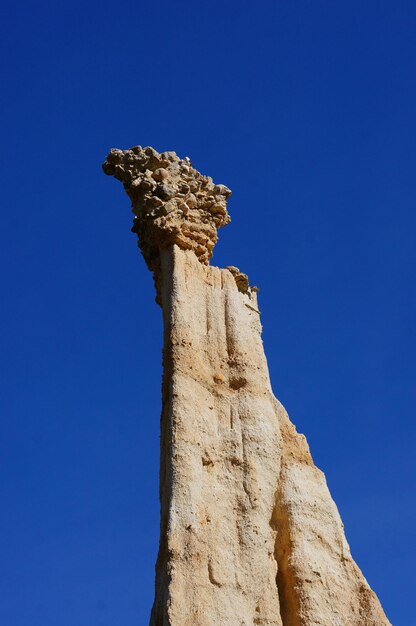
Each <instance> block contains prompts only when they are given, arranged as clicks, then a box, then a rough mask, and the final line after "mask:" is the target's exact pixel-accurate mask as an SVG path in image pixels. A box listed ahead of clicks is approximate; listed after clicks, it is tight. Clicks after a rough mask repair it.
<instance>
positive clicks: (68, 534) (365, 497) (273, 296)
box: [0, 0, 416, 626]
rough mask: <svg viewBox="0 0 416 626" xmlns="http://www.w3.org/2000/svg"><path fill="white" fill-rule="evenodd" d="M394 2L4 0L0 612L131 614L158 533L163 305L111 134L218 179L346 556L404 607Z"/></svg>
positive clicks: (400, 186)
mask: <svg viewBox="0 0 416 626" xmlns="http://www.w3.org/2000/svg"><path fill="white" fill-rule="evenodd" d="M415 33H416V3H415V2H413V1H410V0H409V1H408V2H404V1H393V0H391V1H390V2H386V1H375V0H373V1H368V2H362V1H358V0H356V1H355V0H353V1H351V0H348V1H344V2H343V1H339V2H332V1H319V0H317V1H306V0H299V1H296V0H293V1H289V0H276V1H271V0H267V1H264V2H259V3H258V4H257V6H255V3H253V2H247V1H241V0H239V1H238V2H237V1H229V2H227V1H222V2H217V1H210V2H196V3H195V2H189V1H187V2H184V1H180V0H178V1H175V2H169V3H168V2H163V1H162V0H159V1H158V2H153V3H152V2H143V1H138V0H135V1H134V2H133V1H128V2H120V3H119V4H117V3H115V2H108V1H107V0H101V1H100V2H98V1H94V2H80V1H79V0H74V1H72V2H61V1H57V2H49V3H47V2H44V1H43V0H40V1H39V0H38V1H37V2H31V1H27V2H21V1H19V0H14V2H13V3H12V2H9V3H7V6H6V5H4V6H3V9H2V20H1V33H0V34H1V37H0V47H1V55H0V63H1V68H2V74H3V79H2V87H3V89H2V91H3V95H2V101H1V105H0V107H1V122H2V127H3V128H2V150H1V156H0V158H1V161H2V164H1V173H2V187H1V190H2V216H1V217H2V219H1V224H2V226H1V229H0V256H1V266H2V270H3V272H2V275H3V277H2V296H3V297H2V303H1V329H2V332H1V345H0V349H1V354H2V359H1V397H0V402H1V406H0V410H1V430H2V435H1V450H0V458H1V459H2V460H1V467H2V470H1V480H0V483H1V484H0V487H1V494H0V497H1V508H2V515H1V521H0V553H1V554H2V564H1V570H0V584H1V591H0V622H1V623H2V624H4V625H5V626H29V625H30V626H121V625H122V626H138V625H140V626H141V625H145V624H146V623H147V620H148V616H149V611H150V606H151V602H152V595H153V571H154V561H155V558H156V551H157V540H158V501H157V497H158V430H159V411H160V378H161V344H162V335H161V331H162V327H161V314H160V310H159V309H158V307H157V306H156V305H155V303H154V293H153V286H152V280H151V277H150V274H149V273H148V271H147V270H146V268H145V266H144V262H143V260H142V258H141V257H140V255H139V252H138V251H137V249H136V245H135V237H134V236H133V235H132V234H131V233H130V232H129V229H130V225H131V214H130V210H129V203H128V199H127V197H125V196H124V194H123V190H122V187H121V185H120V184H119V183H117V182H116V181H114V180H111V179H108V178H106V177H105V176H104V175H103V174H102V172H101V167H100V166H101V162H102V161H103V160H104V158H105V155H106V153H107V151H108V150H109V148H111V147H121V148H126V147H129V146H131V145H135V144H141V145H148V144H151V145H153V146H154V147H156V148H157V149H159V150H176V151H177V152H178V154H179V155H181V156H185V155H189V156H190V157H191V159H192V161H193V163H194V165H195V167H197V168H198V169H199V170H201V171H202V172H203V173H206V174H209V175H212V176H213V178H214V180H215V181H216V182H221V183H225V184H227V185H228V186H229V187H231V188H232V189H233V191H234V193H233V196H232V198H231V201H230V203H229V209H230V212H231V214H232V218H233V223H232V224H231V225H230V226H229V227H227V228H226V229H224V230H223V232H222V233H221V237H220V243H219V244H218V246H217V249H216V252H215V257H214V263H216V264H219V265H230V264H232V265H237V266H239V267H240V268H241V269H242V270H243V271H246V272H248V273H249V275H250V279H251V282H252V283H254V284H258V285H259V286H260V288H261V291H260V294H259V296H260V307H261V309H262V320H263V324H264V340H265V345H266V353H267V355H268V359H269V365H270V370H271V376H272V381H273V386H274V390H275V393H276V395H277V396H278V397H279V399H280V400H281V401H282V402H283V403H284V405H285V406H286V408H287V409H288V411H289V413H290V415H291V417H292V419H293V420H294V422H295V423H296V424H297V427H298V429H299V430H300V431H302V432H304V433H305V434H306V435H307V437H308V440H309V443H310V445H311V449H312V453H313V456H314V458H315V461H316V462H317V464H318V465H319V466H320V467H321V468H322V469H323V470H324V471H325V472H326V475H327V479H328V483H329V486H330V489H331V491H332V494H333V496H334V498H335V500H336V502H337V504H338V506H339V509H340V511H341V515H342V517H343V520H344V522H345V525H346V531H347V537H348V539H349V541H350V544H351V548H352V552H353V556H354V557H355V558H356V560H357V561H358V563H359V565H360V567H361V568H362V569H363V571H364V574H365V576H366V577H367V578H368V580H369V582H370V584H371V585H372V586H373V587H374V589H375V591H376V592H377V593H378V594H379V597H380V599H381V601H382V603H383V605H384V607H385V609H386V611H387V613H388V615H389V617H390V619H391V621H392V622H393V624H394V625H395V626H415V625H416V618H415V616H414V558H415V551H414V537H415V531H416V528H415V526H416V524H415V518H416V515H415V513H416V503H415V497H414V486H415V472H414V465H415V453H414V450H415V419H414V410H415V400H416V398H415V396H416V392H415V383H414V381H415V374H416V358H415V354H416V335H415V312H416V311H415V309H416V298H415V278H416V255H415V250H416V245H415V244H416V241H415V239H416V236H415V232H416V231H415V226H416V213H415V208H416V192H415V166H416V142H415V132H416V83H415V65H416V37H415Z"/></svg>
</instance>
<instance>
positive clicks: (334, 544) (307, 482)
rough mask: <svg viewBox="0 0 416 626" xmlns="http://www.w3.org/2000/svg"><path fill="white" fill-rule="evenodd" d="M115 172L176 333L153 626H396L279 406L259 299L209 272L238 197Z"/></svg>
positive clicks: (232, 272)
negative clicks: (230, 206) (357, 560)
mask: <svg viewBox="0 0 416 626" xmlns="http://www.w3.org/2000/svg"><path fill="white" fill-rule="evenodd" d="M103 167H104V171H105V172H106V173H107V174H110V175H114V176H115V177H116V178H118V179H119V180H120V181H121V182H123V184H124V187H125V189H126V191H127V193H128V195H129V197H130V199H131V201H132V207H133V212H134V214H135V218H134V224H133V230H134V232H136V233H137V234H138V237H139V245H140V248H141V250H142V252H143V255H144V258H145V260H146V263H147V265H148V267H149V268H150V269H151V271H152V272H153V273H154V276H155V284H156V290H157V301H158V302H159V303H160V304H161V306H162V310H163V319H164V349H163V354H164V357H163V358H164V376H163V386H162V415H161V459H160V461H161V468H160V502H161V527H160V548H159V555H158V560H157V565H156V594H155V601H154V605H153V609H152V614H151V619H150V624H151V626H252V625H254V624H262V625H264V626H266V625H267V626H270V625H276V626H387V625H388V624H389V623H390V622H389V621H388V619H387V618H386V616H385V614H384V612H383V610H382V608H381V606H380V603H379V601H378V599H377V597H376V595H375V594H374V593H373V591H372V590H371V589H370V587H369V586H368V584H367V582H366V580H365V578H364V577H363V575H362V573H361V572H360V570H359V568H358V567H357V565H356V564H355V562H354V561H353V559H352V557H351V554H350V550H349V547H348V544H347V541H346V539H345V535H344V529H343V524H342V522H341V519H340V517H339V514H338V510H337V507H336V505H335V503H334V502H333V500H332V498H331V496H330V493H329V491H328V488H327V485H326V481H325V477H324V475H323V474H322V472H321V471H320V470H319V469H318V468H317V467H316V466H315V465H314V463H313V460H312V457H311V455H310V452H309V448H308V445H307V442H306V440H305V437H304V436H303V435H301V434H298V433H297V432H296V429H295V427H294V426H293V424H292V423H291V422H290V420H289V418H288V416H287V413H286V411H285V410H284V408H283V407H282V405H281V404H280V403H279V402H278V400H276V398H275V397H274V396H273V393H272V389H271V385H270V380H269V373H268V368H267V362H266V358H265V355H264V350H263V343H262V339H261V324H260V318H259V310H258V305H257V293H256V292H257V289H256V288H254V287H250V285H249V282H248V278H247V276H246V275H245V274H243V273H242V272H240V270H238V268H236V267H231V266H230V267H228V268H224V269H220V268H217V267H212V266H210V265H209V259H210V257H211V254H212V249H213V247H214V245H215V243H216V241H217V229H218V228H219V227H220V226H223V225H225V224H227V223H228V222H229V221H230V219H229V216H228V212H227V208H226V200H227V198H228V197H229V195H230V194H231V192H230V190H229V189H228V188H227V187H225V186H224V185H215V184H214V183H213V181H212V179H211V178H209V177H206V176H202V175H201V174H199V173H198V172H197V171H196V170H195V169H193V168H192V166H191V163H190V161H189V159H187V158H185V159H179V158H178V157H177V156H176V154H175V153H173V152H163V153H158V152H157V151H156V150H154V149H153V148H144V149H143V148H141V147H140V146H137V147H135V148H131V149H130V150H124V151H123V150H112V151H111V152H110V154H109V156H108V158H107V160H106V162H105V164H104V166H103Z"/></svg>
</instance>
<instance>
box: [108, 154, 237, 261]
mask: <svg viewBox="0 0 416 626" xmlns="http://www.w3.org/2000/svg"><path fill="white" fill-rule="evenodd" d="M103 170H104V172H105V173H106V174H108V175H110V176H115V177H116V178H117V179H118V180H120V181H121V182H122V183H123V184H124V188H125V190H126V192H127V193H128V195H129V197H130V199H131V201H132V210H133V213H134V214H135V219H134V224H133V228H132V230H133V232H136V233H137V234H138V237H139V246H140V248H141V250H142V252H143V255H144V257H145V260H146V262H147V264H148V266H149V268H150V269H151V270H152V271H156V269H157V266H158V265H159V262H160V259H159V257H160V248H162V247H164V246H167V245H169V244H172V243H175V244H177V245H178V246H179V247H181V248H184V249H189V250H193V251H194V252H195V254H196V255H197V257H198V258H199V260H200V261H201V262H202V263H208V261H209V259H210V257H211V256H212V250H213V248H214V246H215V244H216V242H217V239H218V237H217V229H218V228H219V227H220V226H224V225H226V224H228V223H229V222H230V216H229V214H228V212H227V207H226V203H227V198H228V197H229V196H230V195H231V191H230V189H228V187H226V186H225V185H215V184H214V182H213V180H212V178H211V177H210V176H203V175H202V174H200V173H199V172H198V171H197V170H195V169H194V168H193V167H192V164H191V162H190V160H189V158H188V157H185V158H184V159H180V158H179V157H178V156H177V154H176V153H175V152H161V153H159V152H157V151H156V150H154V148H151V147H147V148H142V147H141V146H135V147H134V148H130V149H129V150H117V149H113V150H111V151H110V153H109V155H108V157H107V160H106V161H105V163H104V165H103Z"/></svg>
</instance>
